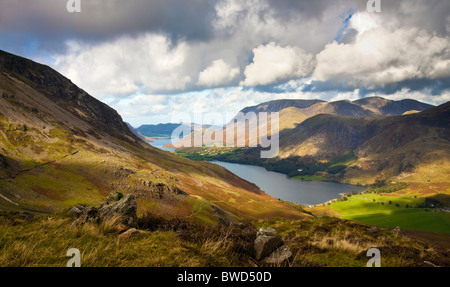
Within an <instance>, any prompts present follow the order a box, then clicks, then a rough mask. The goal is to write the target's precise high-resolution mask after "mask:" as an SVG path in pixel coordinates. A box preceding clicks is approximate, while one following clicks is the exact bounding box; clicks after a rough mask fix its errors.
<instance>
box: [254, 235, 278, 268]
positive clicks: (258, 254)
mask: <svg viewBox="0 0 450 287" xmlns="http://www.w3.org/2000/svg"><path fill="white" fill-rule="evenodd" d="M283 245H284V242H283V240H282V239H281V237H280V236H279V235H278V234H277V232H276V231H275V230H274V229H273V228H267V229H263V228H261V229H260V230H259V231H258V233H257V237H256V239H255V243H254V248H255V258H256V260H261V259H263V258H265V257H267V256H269V255H270V254H271V253H272V252H274V251H275V250H277V249H278V248H279V247H281V246H283Z"/></svg>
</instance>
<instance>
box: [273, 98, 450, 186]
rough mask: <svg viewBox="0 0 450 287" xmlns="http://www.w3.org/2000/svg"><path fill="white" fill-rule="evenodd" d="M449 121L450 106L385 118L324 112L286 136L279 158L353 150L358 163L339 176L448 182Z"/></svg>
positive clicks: (331, 155) (321, 156)
mask: <svg viewBox="0 0 450 287" xmlns="http://www.w3.org/2000/svg"><path fill="white" fill-rule="evenodd" d="M406 103H413V105H410V106H408V107H407V108H413V106H414V107H415V108H417V103H415V102H414V101H407V102H406ZM395 105H396V104H394V105H392V106H394V107H395ZM404 109H405V108H401V109H397V112H399V113H400V112H401V111H402V110H404ZM390 111H391V112H392V109H390ZM449 122H450V102H449V103H446V104H443V105H441V106H438V107H433V108H430V109H428V110H426V111H423V112H420V113H413V114H409V115H403V116H392V117H384V118H357V117H343V116H335V115H325V114H321V115H317V116H315V117H312V118H309V119H306V120H305V121H304V122H302V123H301V124H299V125H298V126H297V127H295V128H294V129H292V130H284V131H282V132H281V134H280V154H279V157H280V158H281V159H286V158H294V157H299V158H303V157H313V158H315V159H316V160H330V159H332V158H338V157H340V156H342V155H344V154H345V153H348V152H350V153H352V154H354V156H355V158H354V160H353V161H350V162H347V163H346V164H342V169H341V171H339V172H341V175H342V176H344V175H345V177H346V178H348V179H352V181H356V180H358V179H359V180H360V181H361V182H363V181H364V182H374V181H375V179H377V178H379V179H389V178H393V177H395V176H400V175H401V177H403V178H405V177H411V178H415V179H422V180H423V179H434V180H438V181H439V180H442V181H447V180H448V178H446V177H447V176H448V174H449V173H450V125H449Z"/></svg>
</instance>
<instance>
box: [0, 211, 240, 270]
mask: <svg viewBox="0 0 450 287" xmlns="http://www.w3.org/2000/svg"><path fill="white" fill-rule="evenodd" d="M70 223H71V219H70V218H67V217H62V216H54V217H53V218H50V217H49V218H48V219H47V218H41V219H37V220H33V221H31V222H26V223H24V224H20V225H17V226H11V225H7V224H6V225H0V228H1V230H2V232H1V235H0V266H2V267H16V266H22V267H25V266H28V267H39V266H54V267H58V266H59V267H64V266H65V265H66V263H67V261H68V260H69V258H67V257H66V252H67V250H69V249H70V248H77V249H79V250H80V252H81V262H82V263H81V264H82V266H85V267H92V266H103V267H120V266H128V267H133V266H140V267H145V266H148V267H174V266H185V267H199V266H242V264H243V263H242V262H241V261H240V259H239V256H237V255H234V253H233V251H232V249H231V247H230V246H231V245H230V243H229V242H227V241H225V240H218V239H215V238H213V237H211V238H208V237H205V238H204V240H201V241H198V242H193V241H191V240H186V239H182V238H180V236H178V235H177V233H176V232H174V231H170V230H166V231H158V230H156V231H152V232H144V233H142V234H140V235H138V236H136V237H133V238H130V239H120V238H119V237H118V234H117V232H115V231H114V230H112V229H111V228H110V226H109V225H108V224H101V225H97V224H85V225H82V226H78V227H70Z"/></svg>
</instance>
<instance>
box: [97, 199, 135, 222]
mask: <svg viewBox="0 0 450 287" xmlns="http://www.w3.org/2000/svg"><path fill="white" fill-rule="evenodd" d="M136 211H137V204H136V199H135V196H134V195H133V194H127V195H122V194H121V193H119V192H112V193H111V194H110V195H109V196H108V198H107V199H106V200H105V201H104V202H103V203H102V204H101V205H100V207H99V208H98V215H99V217H100V220H102V221H105V220H107V219H112V218H114V217H116V218H117V219H118V223H122V224H124V225H126V226H133V225H135V224H136V221H137V215H136Z"/></svg>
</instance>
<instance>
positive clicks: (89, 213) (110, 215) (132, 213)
mask: <svg viewBox="0 0 450 287" xmlns="http://www.w3.org/2000/svg"><path fill="white" fill-rule="evenodd" d="M136 211H137V204H136V199H135V197H134V195H133V194H127V195H123V194H122V193H120V192H117V191H114V192H112V193H110V194H109V196H108V197H107V198H106V200H105V201H104V202H103V203H102V204H101V205H100V206H99V207H98V208H96V207H92V206H87V205H76V206H74V207H72V208H71V209H70V210H69V214H71V215H72V216H74V217H76V218H77V219H76V220H75V221H74V222H73V223H72V225H78V224H84V223H88V222H95V223H99V222H102V221H105V220H109V219H115V220H117V222H116V224H117V225H118V226H120V229H121V230H126V229H127V227H131V226H134V225H135V224H136V222H137V215H136Z"/></svg>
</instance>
